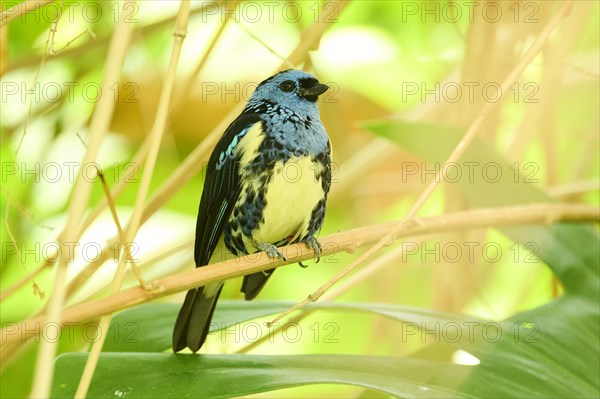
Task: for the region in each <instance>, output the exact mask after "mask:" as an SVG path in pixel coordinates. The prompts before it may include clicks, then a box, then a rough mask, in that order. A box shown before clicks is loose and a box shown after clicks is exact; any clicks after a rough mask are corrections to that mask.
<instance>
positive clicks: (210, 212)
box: [173, 70, 331, 352]
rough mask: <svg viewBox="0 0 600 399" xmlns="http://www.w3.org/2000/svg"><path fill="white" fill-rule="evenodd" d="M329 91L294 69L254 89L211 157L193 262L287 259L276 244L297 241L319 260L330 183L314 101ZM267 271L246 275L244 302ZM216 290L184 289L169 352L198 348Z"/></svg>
mask: <svg viewBox="0 0 600 399" xmlns="http://www.w3.org/2000/svg"><path fill="white" fill-rule="evenodd" d="M327 89H328V86H326V85H324V84H321V83H319V81H318V80H317V79H315V77H314V76H312V75H311V74H308V73H306V72H302V71H298V70H287V71H283V72H279V73H277V74H276V75H274V76H272V77H270V78H268V79H267V80H265V81H263V82H261V83H260V84H259V85H258V86H257V88H256V90H255V91H254V93H253V94H252V97H251V98H250V100H249V101H248V104H247V105H246V107H245V108H244V110H243V112H242V113H241V114H240V115H239V116H238V117H237V118H236V119H235V120H234V121H233V122H232V123H231V124H230V125H229V127H228V128H227V130H225V133H224V134H223V136H222V137H221V139H220V140H219V142H218V143H217V145H216V147H215V149H214V150H213V152H212V154H211V156H210V159H209V162H208V168H207V172H206V179H205V181H204V190H203V191H202V199H201V200H200V207H199V210H198V220H197V223H196V243H195V248H194V260H195V262H196V267H200V266H204V265H207V264H209V263H211V258H212V261H213V262H214V261H220V260H222V259H223V255H222V253H223V252H225V251H228V252H229V253H230V254H232V255H233V256H238V255H247V254H251V253H255V252H260V251H266V253H267V254H268V256H269V257H272V258H275V257H277V258H280V259H285V258H284V256H283V254H282V253H281V252H280V251H279V250H278V249H277V247H278V246H282V245H288V244H293V243H298V242H303V243H305V244H306V245H307V246H308V247H309V248H312V249H313V250H314V251H315V255H316V259H317V262H318V260H319V255H320V253H321V244H320V243H319V241H317V239H316V238H315V235H316V234H317V233H318V231H319V230H320V228H321V226H322V224H323V218H324V216H325V206H326V202H327V194H328V192H329V187H330V184H331V145H330V143H329V137H328V136H327V132H326V131H325V128H324V127H323V124H322V123H321V119H320V116H319V109H318V107H317V100H318V98H319V96H320V95H321V94H323V93H324V92H325V91H326V90H327ZM224 248H225V249H226V250H225V249H224ZM301 265H302V264H301ZM272 273H273V270H268V271H265V272H258V273H254V274H250V275H247V276H244V281H243V284H242V292H243V293H244V295H245V299H246V300H251V299H253V298H254V297H256V295H258V293H259V292H260V290H261V289H262V288H263V286H264V285H265V283H266V282H267V280H268V279H269V277H270V276H271V274H272ZM222 287H223V283H222V282H218V283H212V284H209V285H207V286H205V287H198V288H195V289H192V290H190V291H188V293H187V296H186V297H185V302H184V303H183V306H182V307H181V310H180V311H179V315H178V316H177V321H176V322H175V328H174V330H173V351H174V352H177V351H180V350H182V349H184V348H185V347H188V348H190V349H191V350H192V351H193V352H196V351H197V350H198V349H200V347H201V346H202V344H203V343H204V341H205V340H206V336H207V334H208V331H209V326H210V321H211V318H212V315H213V312H214V309H215V305H216V303H217V298H218V297H219V294H220V292H221V288H222Z"/></svg>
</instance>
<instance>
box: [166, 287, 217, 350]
mask: <svg viewBox="0 0 600 399" xmlns="http://www.w3.org/2000/svg"><path fill="white" fill-rule="evenodd" d="M217 285H218V286H217ZM221 288H223V283H220V282H219V283H213V284H209V285H208V286H206V287H198V288H194V289H192V290H189V291H188V292H187V295H186V296H185V301H184V302H183V306H182V307H181V309H180V310H179V314H178V315H177V320H176V321H175V328H174V329H173V352H178V351H180V350H182V349H184V348H185V347H186V346H187V347H188V348H190V349H191V350H192V352H196V351H197V350H198V349H200V347H201V346H202V344H204V341H206V336H207V335H208V330H209V327H210V321H211V319H212V316H213V312H214V311H215V306H216V304H217V299H218V298H219V294H220V293H221Z"/></svg>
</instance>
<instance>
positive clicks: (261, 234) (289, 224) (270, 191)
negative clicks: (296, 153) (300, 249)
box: [253, 156, 324, 243]
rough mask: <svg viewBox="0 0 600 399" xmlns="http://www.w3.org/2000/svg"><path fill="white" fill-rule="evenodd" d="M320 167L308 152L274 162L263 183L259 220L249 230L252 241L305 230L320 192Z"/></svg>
mask: <svg viewBox="0 0 600 399" xmlns="http://www.w3.org/2000/svg"><path fill="white" fill-rule="evenodd" d="M321 169H322V165H321V164H320V163H314V162H313V161H312V160H311V158H310V157H308V156H306V157H299V158H297V157H294V158H290V159H289V160H288V161H287V162H286V163H285V164H284V163H283V162H281V161H280V162H277V163H276V164H275V168H274V171H273V177H272V179H271V180H270V182H269V183H268V184H267V187H266V195H265V198H266V206H265V208H264V210H263V221H262V222H261V223H260V224H259V226H258V228H257V229H256V231H255V232H253V237H254V239H255V240H256V241H260V242H266V243H276V242H278V241H280V240H283V239H285V238H288V237H289V238H290V240H289V241H293V240H296V239H299V238H302V237H303V236H304V234H306V231H307V229H308V225H309V223H310V218H311V215H312V211H313V209H314V207H315V206H316V205H317V203H318V202H319V201H320V200H322V199H323V196H324V193H323V188H322V186H321V181H320V179H319V176H320V174H321Z"/></svg>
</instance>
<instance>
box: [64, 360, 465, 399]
mask: <svg viewBox="0 0 600 399" xmlns="http://www.w3.org/2000/svg"><path fill="white" fill-rule="evenodd" d="M86 358H87V354H85V353H68V354H64V355H61V356H59V357H58V358H57V360H56V376H55V383H54V388H53V391H52V397H53V398H72V397H73V395H74V393H75V390H76V388H77V384H78V383H79V377H80V375H81V370H82V369H83V366H84V364H85V361H86ZM470 369H471V368H470V367H469V366H458V365H453V364H447V363H441V362H431V361H422V360H418V359H402V358H394V357H377V356H340V355H338V356H329V355H289V356H261V355H174V354H167V353H126V352H124V353H103V354H102V355H101V357H100V361H99V362H98V367H97V369H96V374H95V375H94V380H93V382H92V385H91V388H90V391H89V393H88V397H92V398H115V397H127V398H165V397H177V398H181V397H192V398H228V397H233V396H240V395H250V394H254V393H259V392H267V391H272V390H275V389H283V388H289V387H295V386H300V385H306V384H325V383H329V384H351V385H358V386H362V387H365V388H369V389H373V390H378V391H381V392H385V393H387V394H390V395H394V396H401V397H414V398H431V397H466V395H463V394H460V393H459V392H457V391H456V390H455V389H452V388H448V387H452V386H456V385H457V384H459V383H460V381H461V380H463V379H464V378H466V376H467V375H468V373H469V372H470ZM419 380H426V381H427V385H422V384H419V383H417V382H415V381H419Z"/></svg>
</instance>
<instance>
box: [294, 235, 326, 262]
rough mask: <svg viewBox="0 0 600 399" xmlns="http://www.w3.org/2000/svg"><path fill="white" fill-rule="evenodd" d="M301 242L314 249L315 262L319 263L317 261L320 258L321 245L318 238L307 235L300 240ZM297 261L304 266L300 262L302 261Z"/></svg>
mask: <svg viewBox="0 0 600 399" xmlns="http://www.w3.org/2000/svg"><path fill="white" fill-rule="evenodd" d="M302 242H303V243H304V244H306V246H307V247H308V248H309V249H312V250H313V251H315V263H319V261H320V260H321V251H322V250H323V246H322V245H321V243H320V242H319V240H317V239H316V238H315V237H314V236H308V237H306V238H305V239H304V240H302ZM298 263H300V266H302V267H306V266H305V265H303V264H302V262H298Z"/></svg>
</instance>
